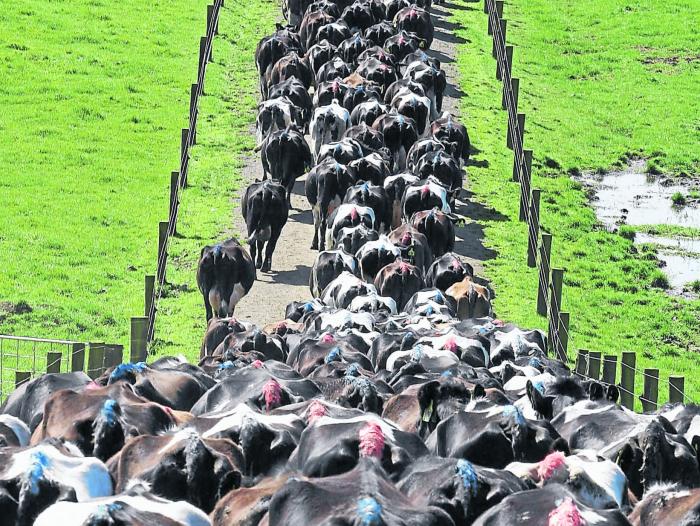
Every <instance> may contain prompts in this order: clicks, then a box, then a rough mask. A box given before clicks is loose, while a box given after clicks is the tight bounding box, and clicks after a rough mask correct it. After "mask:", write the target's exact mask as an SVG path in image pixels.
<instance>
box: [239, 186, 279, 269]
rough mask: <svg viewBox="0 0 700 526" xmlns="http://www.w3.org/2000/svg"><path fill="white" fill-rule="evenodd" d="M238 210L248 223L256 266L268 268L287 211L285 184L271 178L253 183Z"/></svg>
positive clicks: (251, 250)
mask: <svg viewBox="0 0 700 526" xmlns="http://www.w3.org/2000/svg"><path fill="white" fill-rule="evenodd" d="M241 212H242V213H243V218H244V219H245V223H246V226H247V227H248V244H249V245H250V255H251V257H252V258H253V260H254V261H255V268H259V269H260V270H262V271H263V272H269V271H270V269H271V268H272V253H273V252H274V251H275V247H276V246H277V240H278V239H279V237H280V234H281V233H282V228H284V225H285V223H286V222H287V217H288V215H289V206H288V204H287V195H286V190H285V188H284V187H283V186H282V185H280V184H278V183H276V182H274V181H262V182H259V181H256V182H254V183H252V184H251V185H250V186H249V187H248V188H247V189H246V191H245V194H243V200H242V201H241ZM265 245H267V246H265ZM263 247H265V259H264V260H263V254H262V251H263Z"/></svg>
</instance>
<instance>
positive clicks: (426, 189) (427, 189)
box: [420, 184, 430, 197]
mask: <svg viewBox="0 0 700 526" xmlns="http://www.w3.org/2000/svg"><path fill="white" fill-rule="evenodd" d="M429 193H430V187H429V186H428V185H427V184H426V185H425V186H424V187H423V188H421V189H420V195H421V196H423V197H425V196H426V195H428V194H429Z"/></svg>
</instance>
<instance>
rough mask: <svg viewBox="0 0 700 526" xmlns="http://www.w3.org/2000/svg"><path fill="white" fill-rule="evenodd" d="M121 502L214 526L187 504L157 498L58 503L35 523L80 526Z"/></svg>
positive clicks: (189, 525)
mask: <svg viewBox="0 0 700 526" xmlns="http://www.w3.org/2000/svg"><path fill="white" fill-rule="evenodd" d="M115 501H120V502H123V503H125V504H127V505H128V506H131V507H132V508H136V509H138V510H141V511H145V512H151V513H157V514H159V515H163V516H165V517H168V518H170V519H172V520H174V521H176V522H178V523H180V524H182V525H183V526H211V522H210V521H209V518H208V517H207V515H206V514H205V513H204V512H203V511H201V510H199V509H197V508H196V507H194V506H193V505H192V504H190V503H188V502H185V501H177V502H174V501H169V500H166V499H162V498H160V497H156V496H154V495H148V496H131V495H125V494H121V495H115V496H113V497H107V498H102V499H96V500H93V501H90V502H78V503H75V502H57V503H56V504H53V505H52V506H49V507H48V508H46V510H44V511H43V512H42V513H41V514H40V515H39V516H38V517H37V519H36V521H35V522H34V526H56V525H57V524H60V525H61V526H79V525H81V524H84V523H85V522H87V519H88V518H89V517H90V515H92V514H93V513H95V512H97V511H98V510H99V509H100V506H105V505H108V504H111V503H113V502H115Z"/></svg>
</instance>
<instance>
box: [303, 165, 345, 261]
mask: <svg viewBox="0 0 700 526" xmlns="http://www.w3.org/2000/svg"><path fill="white" fill-rule="evenodd" d="M354 182H355V179H354V177H353V174H352V172H351V171H350V169H349V168H348V167H347V166H345V165H343V164H340V163H338V162H337V161H335V160H333V159H326V160H325V161H323V162H322V163H321V164H318V165H316V166H315V167H314V168H313V169H312V170H311V171H310V172H309V173H308V175H307V176H306V184H305V190H306V198H307V199H308V200H309V204H310V205H311V209H312V212H313V216H314V239H313V242H312V243H311V248H312V249H313V250H316V249H318V248H319V247H320V249H321V250H324V249H325V236H324V234H325V232H326V223H327V221H328V216H329V215H330V214H331V213H332V212H333V211H334V210H335V208H336V207H338V206H339V205H340V203H341V202H342V199H343V197H344V196H345V192H346V191H347V189H348V188H350V186H351V185H352V184H353V183H354Z"/></svg>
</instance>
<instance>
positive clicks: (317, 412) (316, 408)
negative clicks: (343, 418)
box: [306, 400, 328, 424]
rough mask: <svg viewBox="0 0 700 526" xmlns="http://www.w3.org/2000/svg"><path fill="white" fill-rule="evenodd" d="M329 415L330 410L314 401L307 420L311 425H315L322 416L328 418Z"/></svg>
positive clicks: (310, 406) (310, 405)
mask: <svg viewBox="0 0 700 526" xmlns="http://www.w3.org/2000/svg"><path fill="white" fill-rule="evenodd" d="M327 414H328V410H327V409H326V406H325V405H323V404H322V403H321V402H319V401H318V400H314V401H313V402H311V404H309V413H308V416H307V417H306V420H307V421H308V422H309V424H313V423H314V422H315V421H316V420H318V419H319V418H321V417H322V416H326V415H327Z"/></svg>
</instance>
